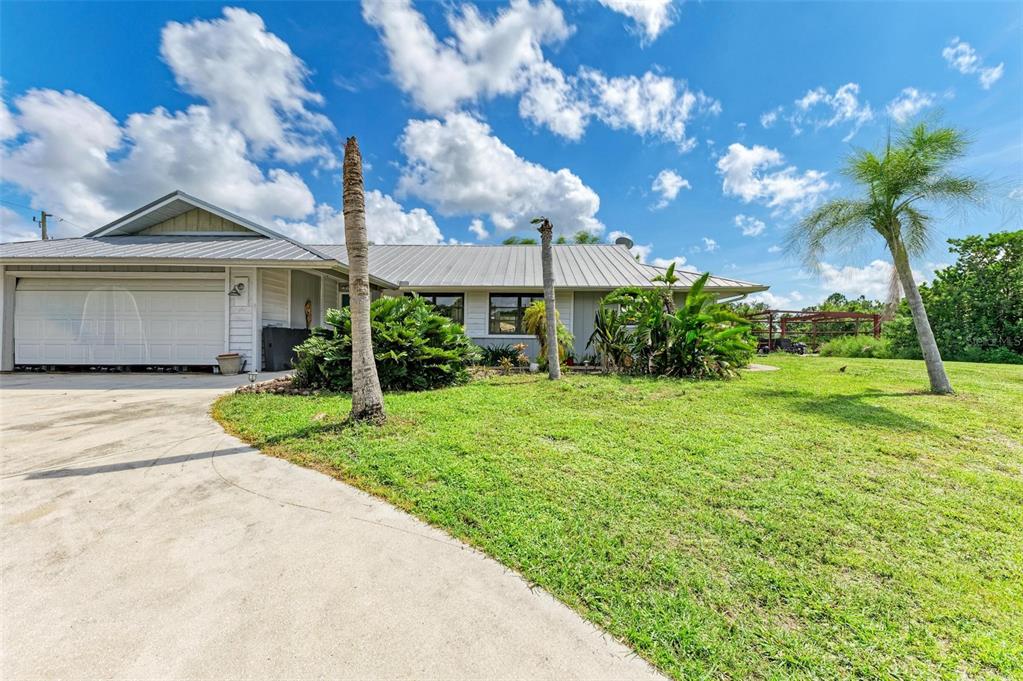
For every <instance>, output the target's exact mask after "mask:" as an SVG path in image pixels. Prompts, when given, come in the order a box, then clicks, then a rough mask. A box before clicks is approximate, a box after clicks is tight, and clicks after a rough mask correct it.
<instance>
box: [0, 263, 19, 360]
mask: <svg viewBox="0 0 1023 681" xmlns="http://www.w3.org/2000/svg"><path fill="white" fill-rule="evenodd" d="M14 281H15V280H14V278H13V277H10V278H8V276H7V275H6V274H5V273H4V266H3V265H0V371H12V370H13V369H14Z"/></svg>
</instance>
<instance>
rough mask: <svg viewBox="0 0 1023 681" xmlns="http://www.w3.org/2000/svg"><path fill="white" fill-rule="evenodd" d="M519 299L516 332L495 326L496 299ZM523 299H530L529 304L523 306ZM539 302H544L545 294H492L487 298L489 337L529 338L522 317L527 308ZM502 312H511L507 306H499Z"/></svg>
mask: <svg viewBox="0 0 1023 681" xmlns="http://www.w3.org/2000/svg"><path fill="white" fill-rule="evenodd" d="M495 297H497V298H517V299H518V303H517V307H516V308H514V309H515V310H516V315H515V330H514V331H501V330H499V328H500V327H499V325H498V326H495V324H494V321H495V320H494V309H495V307H494V298H495ZM523 299H528V300H529V302H528V303H526V304H525V305H523ZM537 300H543V293H518V292H507V293H505V292H503V291H501V292H491V293H490V294H489V296H488V298H487V335H490V336H528V335H529V334H528V333H526V332H525V331H524V330H523V328H522V317H523V315H524V314H525V312H526V308H528V307H529V306H530V305H532V304H533V303H535V302H536V301H537ZM497 309H501V310H510V309H513V308H509V307H507V306H504V305H502V306H499V308H497Z"/></svg>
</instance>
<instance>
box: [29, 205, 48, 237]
mask: <svg viewBox="0 0 1023 681" xmlns="http://www.w3.org/2000/svg"><path fill="white" fill-rule="evenodd" d="M52 217H53V213H47V212H46V211H45V210H41V211H39V217H38V218H35V217H33V218H32V222H38V223H39V227H40V228H41V229H42V232H43V241H46V240H47V239H48V238H49V237H48V236H46V218H52Z"/></svg>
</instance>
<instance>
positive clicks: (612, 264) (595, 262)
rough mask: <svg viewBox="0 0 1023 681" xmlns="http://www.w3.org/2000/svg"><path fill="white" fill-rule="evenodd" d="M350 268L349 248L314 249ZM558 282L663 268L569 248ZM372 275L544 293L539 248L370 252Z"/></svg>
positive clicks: (645, 276)
mask: <svg viewBox="0 0 1023 681" xmlns="http://www.w3.org/2000/svg"><path fill="white" fill-rule="evenodd" d="M313 248H315V249H316V250H317V251H319V252H321V253H324V254H326V255H329V256H331V257H333V258H336V259H337V260H338V261H339V262H341V263H342V264H344V265H347V264H348V254H347V252H346V251H345V246H344V244H341V245H331V244H326V245H317V246H313ZM553 248H554V280H555V284H556V286H557V287H558V288H568V289H596V290H610V289H615V288H618V287H622V286H640V287H647V286H652V285H653V284H651V282H650V279H651V278H652V277H654V276H656V275H657V274H660V273H662V272H664V270H663V269H662V268H659V267H654V266H652V265H646V264H643V263H639V262H636V259H635V258H634V257H633V255H632V253H630V252H629V250H628V249H627V248H625V247H624V246H618V245H612V244H567V245H555V246H554V247H553ZM369 266H370V270H372V272H373V274H375V275H377V276H379V277H382V278H384V279H388V280H390V281H397V282H408V287H409V288H417V289H423V288H438V289H457V288H482V289H495V288H503V289H512V288H523V289H537V288H542V287H543V277H542V271H541V262H540V247H539V246H480V245H472V246H469V245H466V246H463V245H435V246H424V245H420V246H416V245H390V244H379V245H377V244H374V245H372V246H370V250H369ZM675 274H676V276H678V277H679V286H681V287H687V286H690V285H692V283H693V282H694V281H696V279H697V278H699V276H700V274H701V273H696V272H683V271H681V270H676V271H675ZM707 287H708V288H710V289H727V290H737V291H743V292H753V291H762V290H766V289H767V287H766V286H763V285H761V284H753V283H750V282H748V281H740V280H738V279H728V278H726V277H717V276H712V277H711V278H710V279H709V280H708V282H707Z"/></svg>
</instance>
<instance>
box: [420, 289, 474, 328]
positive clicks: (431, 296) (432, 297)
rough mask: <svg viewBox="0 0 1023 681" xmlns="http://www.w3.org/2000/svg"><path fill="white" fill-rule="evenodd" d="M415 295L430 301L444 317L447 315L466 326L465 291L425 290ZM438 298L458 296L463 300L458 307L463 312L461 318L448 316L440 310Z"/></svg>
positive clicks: (456, 322)
mask: <svg viewBox="0 0 1023 681" xmlns="http://www.w3.org/2000/svg"><path fill="white" fill-rule="evenodd" d="M407 295H412V294H407ZM415 295H417V296H419V297H420V298H422V299H423V300H425V301H426V302H428V303H429V304H430V305H432V306H433V308H434V309H435V310H437V314H440V315H441V316H443V317H447V318H448V319H451V321H453V322H454V323H455V324H458V325H460V326H463V327H464V326H465V294H464V293H460V292H458V291H424V292H422V293H420V292H419V291H416V292H415ZM437 298H458V299H459V300H460V301H461V304H460V305H459V306H458V309H459V310H460V311H461V313H462V318H461V319H452V318H451V317H448V316H447V315H446V314H443V313H442V312H440V310H439V309H438V307H437V300H436V299H437Z"/></svg>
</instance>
